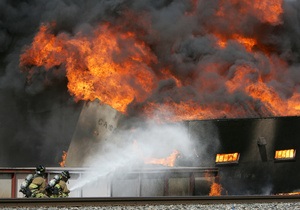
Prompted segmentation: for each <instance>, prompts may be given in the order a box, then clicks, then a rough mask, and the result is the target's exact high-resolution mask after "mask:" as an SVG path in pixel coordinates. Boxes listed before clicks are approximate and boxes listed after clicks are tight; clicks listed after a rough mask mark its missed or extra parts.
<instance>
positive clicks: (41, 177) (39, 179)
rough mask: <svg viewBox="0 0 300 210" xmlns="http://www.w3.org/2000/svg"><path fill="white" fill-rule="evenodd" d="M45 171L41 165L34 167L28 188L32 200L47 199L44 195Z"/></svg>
mask: <svg viewBox="0 0 300 210" xmlns="http://www.w3.org/2000/svg"><path fill="white" fill-rule="evenodd" d="M45 171H46V168H45V167H44V166H43V165H39V166H37V167H36V170H35V174H34V176H33V180H32V182H31V183H30V185H29V186H28V188H29V190H30V192H31V196H30V197H33V198H47V197H48V196H47V195H46V191H45V189H46V180H45Z"/></svg>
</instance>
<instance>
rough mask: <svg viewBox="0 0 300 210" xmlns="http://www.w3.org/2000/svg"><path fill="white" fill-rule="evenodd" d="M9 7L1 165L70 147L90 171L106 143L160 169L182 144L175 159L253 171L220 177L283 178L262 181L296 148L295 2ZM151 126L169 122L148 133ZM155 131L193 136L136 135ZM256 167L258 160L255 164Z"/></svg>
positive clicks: (299, 74) (51, 157)
mask: <svg viewBox="0 0 300 210" xmlns="http://www.w3.org/2000/svg"><path fill="white" fill-rule="evenodd" d="M1 4H2V7H1V8H4V9H3V11H2V13H1V14H2V16H3V19H4V21H3V22H2V24H3V27H2V28H1V36H0V38H1V39H0V45H1V55H0V56H1V58H3V59H1V60H2V61H1V63H0V68H1V74H0V91H1V99H3V101H8V102H7V103H4V104H3V105H1V111H0V114H1V119H3V120H2V121H1V124H0V125H1V126H0V134H1V136H2V137H3V139H4V140H2V141H1V148H3V149H2V150H1V153H0V154H1V160H2V161H3V162H2V164H3V165H9V166H11V165H17V166H21V165H27V164H30V165H32V164H35V161H36V159H39V160H40V161H42V162H44V163H45V164H49V165H54V164H58V163H59V162H60V161H61V160H60V159H59V158H60V156H61V155H62V153H63V151H67V153H66V154H67V155H65V154H64V155H65V156H64V157H66V160H65V161H66V162H65V164H66V165H69V166H84V165H85V164H88V162H89V164H92V163H91V162H90V161H91V157H94V156H97V155H98V151H102V152H104V153H106V152H107V153H110V151H113V150H112V148H111V144H108V145H109V146H108V145H107V144H106V143H105V142H109V143H112V145H114V147H116V148H118V152H120V153H121V154H123V153H122V152H121V151H122V149H124V148H126V151H127V149H128V150H130V153H133V154H136V156H135V157H136V158H138V159H139V160H148V162H150V163H151V162H152V161H153V159H151V158H156V160H159V159H163V158H166V156H167V155H170V154H173V152H174V151H179V150H178V149H181V150H184V151H185V152H182V151H179V153H176V152H175V153H174V154H175V157H176V160H177V161H178V163H177V164H183V165H185V166H203V165H206V166H214V165H215V160H216V157H215V155H216V154H218V153H219V154H228V153H230V154H232V155H227V156H224V157H223V156H219V158H220V159H222V160H223V159H224V158H225V159H227V158H228V157H229V159H230V158H233V157H238V158H239V159H238V160H239V161H238V162H236V163H238V166H236V165H233V166H232V167H231V169H233V168H235V167H239V168H241V169H243V170H242V171H240V172H232V171H230V170H229V169H228V170H227V168H225V167H223V166H222V168H224V170H223V172H222V173H224V174H225V176H226V177H234V178H238V177H243V178H245V179H244V180H247V182H246V183H248V184H247V185H248V186H249V187H250V186H252V185H251V183H255V182H259V183H261V182H262V181H263V182H264V183H268V182H270V183H272V184H273V183H274V182H273V181H274V180H273V181H272V179H273V178H272V177H271V176H268V177H265V176H263V175H261V176H260V175H257V176H256V175H253V174H267V173H266V172H265V169H266V168H267V167H270V168H271V169H270V170H273V171H274V170H275V169H276V168H277V169H276V171H278V170H281V169H282V168H281V167H279V166H283V164H282V165H281V164H280V163H278V164H277V162H276V164H275V162H274V164H273V162H272V161H273V160H274V158H273V154H275V152H276V150H277V149H278V150H285V149H289V150H290V149H295V151H296V150H297V143H296V142H297V140H296V139H297V138H298V134H297V132H296V129H297V125H298V124H299V122H298V118H297V116H299V115H300V106H299V103H300V71H299V49H300V46H299V45H300V43H299V40H298V37H299V31H300V30H299V24H295V22H296V23H297V22H298V21H299V17H298V16H297V13H298V12H299V11H298V10H299V8H300V3H299V2H298V1H294V0H269V1H260V0H253V1H246V0H239V1H237V0H230V1H227V0H226V1H225V0H213V1H209V2H207V1H204V0H188V1H184V2H182V1H174V0H164V1H149V2H148V1H143V2H141V1H136V0H132V1H114V0H113V1H92V2H89V3H87V2H85V1H83V0H74V1H51V2H48V1H45V2H43V1H41V2H34V3H29V2H27V1H19V2H14V3H12V2H3V3H1ZM29 11H34V12H29ZM149 119H150V120H151V121H155V122H156V124H157V125H159V126H154V127H155V129H154V128H153V127H147V125H145V124H144V123H145V122H148V120H149ZM170 124H172V126H175V131H176V132H175V131H174V130H172V129H169V127H168V126H164V125H170ZM177 125H180V126H179V127H176V126H177ZM281 125H282V126H281ZM159 127H160V128H163V129H166V130H163V129H161V130H163V131H164V132H163V133H164V134H165V135H164V136H165V139H167V138H168V137H172V138H173V139H180V138H181V139H185V140H186V141H182V142H181V143H180V141H174V142H172V141H171V138H169V139H170V140H168V141H167V140H163V139H161V138H157V139H158V140H157V141H154V140H153V139H155V138H152V139H149V138H148V137H149V136H151V134H150V133H148V132H144V133H146V134H147V135H142V137H143V138H142V140H140V139H141V138H139V137H140V136H141V135H138V134H141V133H143V132H141V130H143V129H146V130H150V131H152V133H155V134H157V135H160V134H161V133H160V132H159V131H157V128H159ZM158 130H159V129H158ZM182 130H183V132H179V133H177V131H182ZM174 133H176V134H178V135H177V136H175V135H173V134H174ZM183 133H184V135H182V134H183ZM162 136H163V135H162ZM178 137H180V138H178ZM6 139H11V141H7V140H6ZM144 139H147V140H148V141H150V142H151V141H153V145H152V144H150V143H149V144H147V142H144ZM283 139H284V140H283ZM159 143H161V144H163V145H164V146H160V145H159ZM170 145H171V146H170ZM277 145H278V148H277ZM147 146H148V147H152V146H153V147H155V148H163V149H162V150H159V149H157V151H155V152H156V154H154V153H152V151H151V152H149V151H147V150H145V149H144V148H146V147H147ZM7 148H13V149H12V150H15V148H18V150H19V151H20V152H21V153H19V154H20V157H19V158H18V157H8V156H9V154H10V151H11V150H8V149H7ZM43 148H47V150H46V151H44V149H43ZM134 148H135V149H134ZM28 151H30V152H28ZM37 151H38V152H37ZM137 151H138V152H137ZM141 151H142V152H141ZM292 151H293V150H292ZM205 152H206V153H205ZM28 154H35V156H30V155H28ZM79 154H80V155H79ZM278 154H279V153H278ZM151 155H153V156H152V157H151ZM23 156H24V157H26V158H23ZM137 156H138V157H137ZM126 157H127V156H126ZM128 158H129V159H131V158H133V157H132V156H129V157H128ZM149 158H150V160H149ZM126 160H127V159H126ZM248 161H250V162H253V161H254V162H255V161H257V162H260V164H259V166H258V168H257V167H254V169H249V167H247V164H246V163H247V162H248ZM270 161H271V162H272V163H270ZM106 162H109V161H106ZM120 162H122V161H121V160H120ZM180 162H181V163H180ZM243 163H245V165H244V167H243ZM257 164H258V163H257ZM261 164H263V165H264V166H266V167H263V166H262V165H261ZM285 164H293V163H285ZM273 166H274V167H273ZM250 168H251V167H250ZM291 168H293V167H291ZM256 170H257V171H256ZM234 171H236V170H234ZM244 172H245V173H244ZM256 172H257V173H256ZM258 172H261V173H258ZM231 173H234V174H231ZM274 173H277V172H275V171H274ZM269 174H270V173H269ZM253 176H256V177H253ZM258 177H260V178H261V179H259V178H258ZM227 181H228V183H230V182H231V181H233V180H230V179H228V180H227ZM277 181H278V182H283V181H280V180H277ZM270 185H271V184H270ZM276 186H277V185H276ZM225 188H230V185H227V186H225ZM267 188H268V187H266V189H265V190H263V191H267ZM275 188H276V187H275ZM268 189H269V188H268ZM273 189H274V188H273ZM284 190H290V188H288V189H280V187H278V190H275V191H284ZM228 191H230V192H232V193H239V189H236V190H235V189H229V190H228ZM250 191H251V193H262V190H256V189H252V190H250Z"/></svg>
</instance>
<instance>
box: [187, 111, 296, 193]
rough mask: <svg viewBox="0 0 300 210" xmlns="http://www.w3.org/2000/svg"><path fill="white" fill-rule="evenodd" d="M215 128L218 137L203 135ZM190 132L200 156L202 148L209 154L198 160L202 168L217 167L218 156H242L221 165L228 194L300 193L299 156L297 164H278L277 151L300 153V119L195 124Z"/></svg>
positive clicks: (222, 121) (200, 122)
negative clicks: (275, 156) (230, 163)
mask: <svg viewBox="0 0 300 210" xmlns="http://www.w3.org/2000/svg"><path fill="white" fill-rule="evenodd" d="M211 127H214V130H215V131H217V134H216V133H215V134H214V135H212V134H210V135H209V134H203V132H204V133H205V132H207V129H206V128H210V129H211ZM190 129H191V131H190V132H191V136H192V137H193V138H195V139H198V142H197V143H196V144H197V149H198V151H199V153H201V146H202V145H205V147H206V151H207V153H206V154H205V155H203V157H200V158H199V159H197V158H195V160H194V164H196V165H198V166H215V163H214V161H215V155H216V154H217V153H233V152H239V153H240V159H239V163H238V164H237V165H221V166H217V167H218V168H219V170H220V181H221V184H222V186H223V188H224V192H226V193H228V194H238V195H240V194H252V195H253V194H276V193H281V192H292V191H297V190H300V182H298V178H299V177H300V170H299V166H300V157H299V154H297V153H296V159H295V160H294V161H283V162H278V161H277V162H276V161H274V155H275V150H282V149H296V151H299V150H300V132H299V131H300V117H279V118H264V119H231V120H215V121H191V122H190ZM207 133H209V132H207ZM203 135H204V138H203ZM205 138H206V139H205ZM204 139H205V141H204ZM203 142H204V143H203Z"/></svg>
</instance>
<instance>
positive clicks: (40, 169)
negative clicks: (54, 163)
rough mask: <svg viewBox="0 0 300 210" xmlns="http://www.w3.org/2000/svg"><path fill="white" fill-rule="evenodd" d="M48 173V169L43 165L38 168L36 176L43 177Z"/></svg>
mask: <svg viewBox="0 0 300 210" xmlns="http://www.w3.org/2000/svg"><path fill="white" fill-rule="evenodd" d="M45 171H46V168H45V167H44V166H43V165H39V166H37V167H36V174H38V175H43V174H44V173H45Z"/></svg>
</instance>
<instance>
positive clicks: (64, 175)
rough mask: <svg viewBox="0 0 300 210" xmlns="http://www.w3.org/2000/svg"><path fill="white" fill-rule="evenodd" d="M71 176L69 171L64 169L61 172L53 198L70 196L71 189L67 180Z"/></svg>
mask: <svg viewBox="0 0 300 210" xmlns="http://www.w3.org/2000/svg"><path fill="white" fill-rule="evenodd" d="M70 178H71V176H70V173H69V171H63V172H61V174H60V180H59V182H58V183H57V184H55V186H54V189H53V194H52V195H51V198H66V197H69V193H70V190H69V189H68V187H67V181H68V180H69V179H70Z"/></svg>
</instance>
